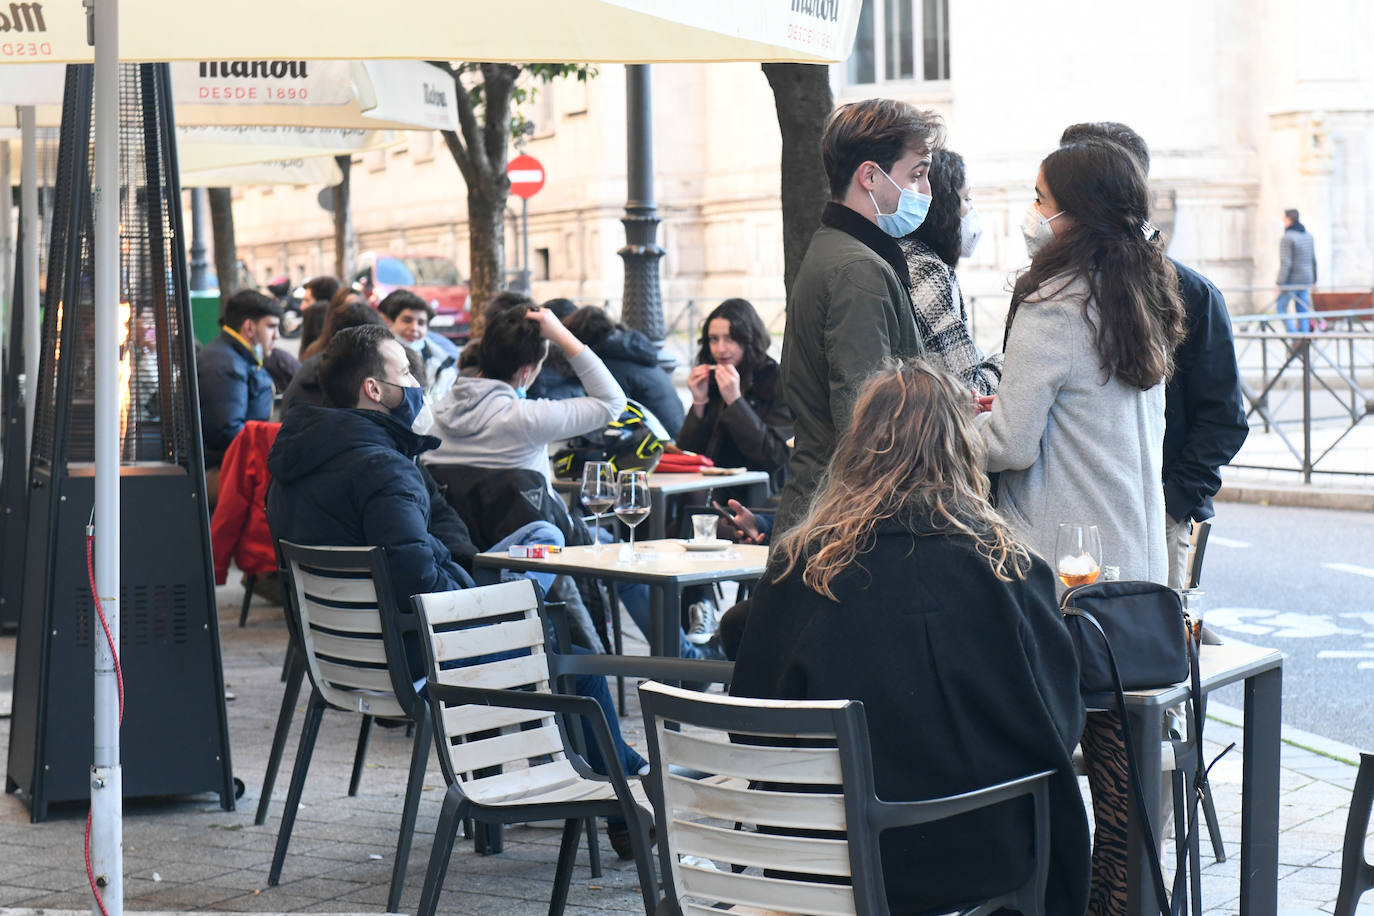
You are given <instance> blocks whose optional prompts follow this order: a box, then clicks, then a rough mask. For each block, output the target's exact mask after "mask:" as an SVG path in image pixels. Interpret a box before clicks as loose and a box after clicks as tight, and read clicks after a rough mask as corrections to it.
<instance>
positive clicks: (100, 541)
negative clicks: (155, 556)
mask: <svg viewBox="0 0 1374 916" xmlns="http://www.w3.org/2000/svg"><path fill="white" fill-rule="evenodd" d="M94 6H95V90H94V99H95V139H94V142H95V183H94V188H93V191H94V197H95V220H94V236H95V237H94V239H93V243H94V249H95V251H94V254H95V382H96V385H95V581H96V591H97V593H98V595H99V600H100V603H101V605H102V606H103V609H104V612H105V619H106V622H107V623H108V625H109V628H110V635H111V637H112V641H113V644H114V645H115V646H118V645H119V548H120V517H119V510H120V506H119V455H120V448H119V401H120V398H119V394H120V392H119V390H118V388H119V359H120V353H119V341H120V333H119V330H120V329H119V292H120V290H119V205H120V199H119V2H118V0H95V3H94ZM35 285H37V284H35ZM92 629H93V630H94V631H95V633H94V637H95V638H94V639H92V640H91V641H92V642H93V643H94V644H95V760H94V763H93V766H92V767H91V869H92V873H93V874H94V875H95V879H96V884H97V886H98V887H101V897H102V898H103V900H104V912H105V913H106V914H108V916H123V912H124V858H123V851H122V849H121V844H122V842H123V833H124V831H123V823H122V817H123V809H122V802H123V795H124V792H123V775H122V771H121V769H120V763H119V759H120V758H119V725H120V723H119V713H120V709H119V688H118V684H117V682H116V677H115V669H114V656H113V654H112V653H111V651H110V645H109V643H107V642H106V641H105V639H103V638H101V637H102V635H103V634H102V632H101V630H100V629H99V628H95V627H92ZM102 882H103V886H102ZM93 903H95V904H96V905H95V906H93V907H92V914H93V916H94V914H95V913H96V912H97V911H98V910H99V909H100V906H99V903H98V901H93Z"/></svg>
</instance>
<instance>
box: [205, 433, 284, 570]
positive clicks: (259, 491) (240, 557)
mask: <svg viewBox="0 0 1374 916" xmlns="http://www.w3.org/2000/svg"><path fill="white" fill-rule="evenodd" d="M280 429H281V424H280V423H265V422H262V421H260V420H249V421H248V422H247V423H245V424H244V425H243V430H242V431H240V432H239V434H238V435H237V436H235V437H234V441H233V442H231V443H229V449H228V450H227V451H226V452H225V453H224V462H223V463H222V464H221V465H220V469H219V502H218V503H216V504H215V514H214V517H212V518H211V519H210V542H211V545H212V546H213V548H214V551H215V584H216V585H223V584H224V581H225V579H226V578H228V576H229V561H230V559H232V560H233V561H234V562H235V563H237V564H238V567H239V569H241V570H243V571H244V572H245V573H248V574H250V575H261V574H262V573H268V572H272V571H274V570H275V569H276V568H277V554H276V551H275V550H274V549H273V546H272V532H271V531H269V530H268V528H267V484H268V483H270V482H271V480H272V477H271V475H270V474H268V473H267V453H268V452H269V451H271V449H272V443H273V442H275V441H276V440H277V432H278V431H279V430H280Z"/></svg>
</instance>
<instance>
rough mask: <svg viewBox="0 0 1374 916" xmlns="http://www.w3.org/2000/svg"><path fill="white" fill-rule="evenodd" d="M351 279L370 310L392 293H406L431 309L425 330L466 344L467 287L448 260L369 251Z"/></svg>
mask: <svg viewBox="0 0 1374 916" xmlns="http://www.w3.org/2000/svg"><path fill="white" fill-rule="evenodd" d="M359 264H360V265H361V266H360V268H359V269H358V271H357V273H355V274H354V275H353V277H352V284H353V288H354V289H356V290H358V291H359V292H361V293H362V294H363V295H364V296H366V297H367V301H368V302H370V303H371V304H372V305H373V307H376V305H377V303H379V302H381V301H382V300H383V299H385V298H386V295H387V293H389V292H391V291H392V290H394V289H401V288H404V289H408V290H410V291H411V292H413V293H415V294H416V295H417V296H419V297H420V298H422V299H424V300H425V301H426V302H428V303H429V304H430V305H431V306H433V307H434V320H433V321H431V322H430V324H429V326H430V327H431V328H433V329H434V331H435V332H437V333H439V334H442V335H443V336H445V337H449V338H456V339H458V340H467V337H468V333H469V331H470V330H471V328H472V319H471V313H470V312H469V310H468V285H467V284H466V283H465V282H463V278H462V277H460V276H459V274H458V267H457V265H455V264H454V263H453V262H452V261H451V260H449V259H448V258H445V257H442V256H440V255H433V254H396V253H392V252H374V251H369V252H367V253H365V254H363V256H362V257H361V258H359Z"/></svg>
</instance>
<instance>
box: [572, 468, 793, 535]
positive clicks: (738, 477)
mask: <svg viewBox="0 0 1374 916" xmlns="http://www.w3.org/2000/svg"><path fill="white" fill-rule="evenodd" d="M769 480H770V478H769V476H768V472H767V471H741V472H740V473H738V474H700V473H697V474H669V473H667V472H664V471H651V472H650V473H649V525H648V529H649V530H648V532H647V534H648V537H649V538H650V539H659V538H665V537H667V536H668V527H667V526H668V497H670V496H682V495H684V494H687V493H705V492H707V491H709V490H724V489H726V488H728V487H749V488H750V489H751V490H753V491H755V492H752V493H751V494H750V497H749V499H748V500H747V501H742V502H745V503H746V504H747V505H755V506H757V505H759V504H761V503H762V502H763V498H761V497H760V496H759V495H758V494H757V491H759V490H762V491H763V494H764V496H766V495H767V491H768V481H769ZM553 487H554V489H555V490H557V491H558V492H559V493H576V492H578V491H579V490H581V489H582V483H581V481H578V480H563V479H560V478H555V479H554V482H553Z"/></svg>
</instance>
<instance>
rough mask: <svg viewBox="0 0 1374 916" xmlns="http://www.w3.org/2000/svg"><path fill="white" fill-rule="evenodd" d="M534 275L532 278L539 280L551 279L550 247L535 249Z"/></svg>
mask: <svg viewBox="0 0 1374 916" xmlns="http://www.w3.org/2000/svg"><path fill="white" fill-rule="evenodd" d="M533 270H534V276H533V277H532V278H531V279H533V280H538V281H547V280H548V279H549V249H547V248H536V249H534V268H533Z"/></svg>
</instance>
